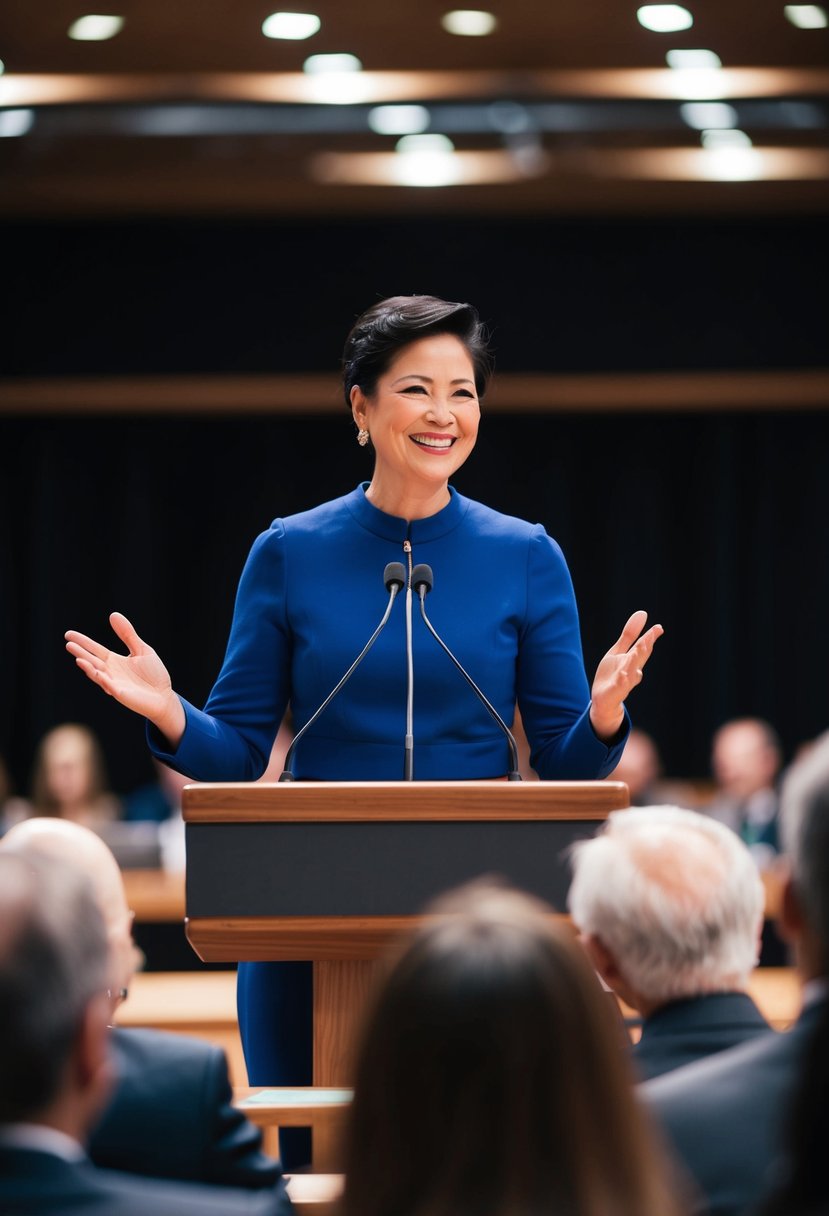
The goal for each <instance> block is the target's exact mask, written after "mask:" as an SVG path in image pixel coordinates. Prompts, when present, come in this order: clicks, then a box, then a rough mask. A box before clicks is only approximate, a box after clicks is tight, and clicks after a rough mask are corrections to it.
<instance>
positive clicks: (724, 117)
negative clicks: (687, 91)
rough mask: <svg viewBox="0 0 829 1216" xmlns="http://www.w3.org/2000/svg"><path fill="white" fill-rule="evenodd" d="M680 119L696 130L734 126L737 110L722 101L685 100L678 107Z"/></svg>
mask: <svg viewBox="0 0 829 1216" xmlns="http://www.w3.org/2000/svg"><path fill="white" fill-rule="evenodd" d="M679 112H680V114H681V115H682V121H683V122H686V123H687V124H688V126H689V127H693V128H694V130H696V131H710V130H713V129H714V128H715V127H716V128H717V129H718V130H722V129H724V128H726V127H736V125H737V121H738V120H737V111H736V110H735V109H734V107H733V106H730V105H728V104H727V102H724V101H686V102H685V104H684V105H681V106H680V107H679Z"/></svg>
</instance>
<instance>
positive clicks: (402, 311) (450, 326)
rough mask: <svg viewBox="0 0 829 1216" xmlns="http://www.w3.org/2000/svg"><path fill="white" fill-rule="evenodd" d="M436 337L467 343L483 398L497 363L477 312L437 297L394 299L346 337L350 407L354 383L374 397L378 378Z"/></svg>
mask: <svg viewBox="0 0 829 1216" xmlns="http://www.w3.org/2000/svg"><path fill="white" fill-rule="evenodd" d="M436 334H454V335H455V336H456V337H457V338H459V339H460V340H461V342H463V344H464V346H465V347H466V349H467V351H468V353H469V357H470V359H471V360H472V367H473V369H474V372H475V388H476V390H477V392H478V396H479V397H483V396H484V393H485V392H486V389H487V385H488V384H489V380H490V377H491V375H492V364H493V360H492V354H491V353H490V350H489V347H488V345H487V334H486V331H485V329H484V326H483V324H482V323H481V320H480V318H479V316H478V313H477V310H476V309H475V308H473V307H472V305H471V304H455V303H452V302H451V301H449V300H439V299H438V298H437V297H436V296H389V298H388V299H386V300H381V301H380V302H379V303H378V304H374V305H372V307H371V308H369V309H367V310H366V311H365V312H364V313H363V314H362V316H360V317H358V318H357V320H356V321H355V323H354V325H353V326H352V328H351V332H350V333H349V335H348V337H347V338H346V341H345V348H344V350H343V390H344V393H345V403H346V405H347V406H348V408H349V409H351V390H352V388H354V386H355V384H356V385H359V387H360V388H361V389H362V390H363V392H364V393H365V395H366V396H367V397H370V396H371V395H372V394H373V392H374V390H375V388H376V387H377V380H378V378H379V377H380V376H382V375H383V373H384V372H385V371H386V370H387V369H388V367H389V365H390V364H391V362H392V360H393V359H394V358H395V356H396V355H398V354H399V353H400V351H401V350H403V348H404V347H406V346H409V345H410V344H411V343H412V342H417V341H419V340H420V339H421V338H430V337H434V336H435V335H436Z"/></svg>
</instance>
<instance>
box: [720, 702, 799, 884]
mask: <svg viewBox="0 0 829 1216" xmlns="http://www.w3.org/2000/svg"><path fill="white" fill-rule="evenodd" d="M782 764H783V750H782V748H781V745H780V740H779V738H778V736H777V732H776V731H775V729H774V727H773V726H771V725H770V724H769V723H768V722H764V721H763V720H762V719H761V718H734V719H733V720H731V721H729V722H726V723H724V724H723V725H722V726H721V727H720V728H719V730H717V731H716V733H715V734H714V739H713V742H712V746H711V771H712V774H713V777H714V781H715V784H716V788H715V792H714V795H713V798H712V799H711V801H710V802H708V803H706V805H705V806H703V807H701V808H700V810H703V811H705V813H706V814H707V815H710V816H711V817H712V818H713V819H717V820H719V822H720V823H724V824H727V826H728V827H730V828H731V829H732V831H735V832H736V833H737V834H738V836H740V838H741V839H742V840H744V841H745V843H746V844H747V845H748V846H749V848H750V849H751V851H752V853H753V854H754V858H755V860H756V862H757V864H758V865H759V866H760V868H761V869H767V868H768V867H769V866H770V864H771V863H772V861H773V860H774V857H775V855H776V854H777V852H778V839H777V811H778V801H779V799H778V792H777V782H778V778H779V776H780V770H781V768H782Z"/></svg>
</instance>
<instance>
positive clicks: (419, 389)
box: [402, 384, 426, 393]
mask: <svg viewBox="0 0 829 1216" xmlns="http://www.w3.org/2000/svg"><path fill="white" fill-rule="evenodd" d="M402 391H403V392H404V393H425V392H426V389H425V387H424V385H422V384H407V385H406V387H405V388H404V389H403V390H402Z"/></svg>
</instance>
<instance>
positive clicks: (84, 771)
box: [32, 722, 121, 829]
mask: <svg viewBox="0 0 829 1216" xmlns="http://www.w3.org/2000/svg"><path fill="white" fill-rule="evenodd" d="M32 806H33V812H34V814H35V815H52V816H56V817H58V818H61V819H71V820H73V821H74V822H75V823H82V824H85V825H86V826H87V827H90V828H94V829H99V828H101V827H102V826H104V825H106V824H107V823H110V822H111V821H112V820H114V819H118V818H119V817H120V814H121V805H120V802H119V800H118V799H117V798H116V797H115V795H114V794H112V793H110V792H109V790H108V789H107V776H106V767H105V764H104V757H103V752H102V751H101V747H100V744H99V743H98V740H97V739H96V737H95V735H94V734H93V733H92V731H91V730H90V729H89V727H88V726H81V725H79V724H77V723H74V722H65V723H63V724H62V725H61V726H55V727H54V728H53V729H52V730H50V731H48V732H47V733H46V734H45V735H44V736H43V738H42V739H41V741H40V744H39V746H38V749H37V754H36V756H35V766H34V774H33V777H32Z"/></svg>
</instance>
